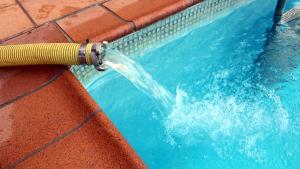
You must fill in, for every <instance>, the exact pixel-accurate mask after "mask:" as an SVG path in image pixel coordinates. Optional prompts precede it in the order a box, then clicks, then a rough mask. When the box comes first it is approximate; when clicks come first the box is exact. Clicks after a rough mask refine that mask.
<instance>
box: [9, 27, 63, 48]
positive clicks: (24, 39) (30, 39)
mask: <svg viewBox="0 0 300 169" xmlns="http://www.w3.org/2000/svg"><path fill="white" fill-rule="evenodd" d="M46 42H47V43H56V42H68V40H67V39H66V38H65V36H64V35H63V33H62V32H61V31H60V30H58V28H57V27H56V26H55V25H54V24H52V23H51V24H46V25H43V26H41V27H39V28H37V29H34V30H32V31H30V32H27V33H24V34H23V35H20V36H18V37H16V38H13V39H10V40H8V41H6V42H4V44H26V43H46Z"/></svg>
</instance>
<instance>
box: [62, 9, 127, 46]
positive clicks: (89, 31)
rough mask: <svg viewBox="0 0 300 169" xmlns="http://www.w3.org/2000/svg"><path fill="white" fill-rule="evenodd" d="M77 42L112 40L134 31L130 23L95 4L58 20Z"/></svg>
mask: <svg viewBox="0 0 300 169" xmlns="http://www.w3.org/2000/svg"><path fill="white" fill-rule="evenodd" d="M58 24H59V25H60V26H61V27H62V28H63V29H64V30H65V31H66V33H67V34H69V35H70V37H71V38H72V39H73V40H74V41H75V42H84V41H85V40H86V39H90V40H91V41H93V42H95V41H96V42H97V41H103V40H106V41H111V40H113V39H116V38H118V37H121V36H122V35H124V34H128V33H130V32H132V30H131V27H130V25H129V24H128V23H127V22H124V21H122V20H120V19H119V18H117V17H116V16H115V15H113V14H112V13H111V12H109V11H107V10H106V9H105V8H103V7H102V6H94V7H91V8H89V9H86V10H84V11H82V12H79V13H76V14H74V15H70V16H68V17H67V18H64V19H62V20H59V21H58Z"/></svg>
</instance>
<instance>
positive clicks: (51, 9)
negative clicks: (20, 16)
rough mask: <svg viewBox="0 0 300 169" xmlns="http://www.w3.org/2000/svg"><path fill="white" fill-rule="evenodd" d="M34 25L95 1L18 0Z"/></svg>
mask: <svg viewBox="0 0 300 169" xmlns="http://www.w3.org/2000/svg"><path fill="white" fill-rule="evenodd" d="M20 2H21V4H22V5H23V6H24V7H25V9H26V10H27V11H28V13H29V14H30V15H31V16H32V18H33V19H34V20H35V22H36V23H38V24H42V23H45V22H48V21H51V20H54V19H56V18H59V17H62V16H64V15H67V14H69V13H71V12H74V11H77V10H79V9H81V8H84V7H87V6H89V5H92V4H94V3H96V2H97V1H96V0H80V1H70V0H20Z"/></svg>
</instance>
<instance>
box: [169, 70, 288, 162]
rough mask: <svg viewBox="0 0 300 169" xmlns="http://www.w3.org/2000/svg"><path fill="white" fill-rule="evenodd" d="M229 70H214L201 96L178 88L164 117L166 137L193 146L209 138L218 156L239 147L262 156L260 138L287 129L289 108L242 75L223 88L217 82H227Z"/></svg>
mask: <svg viewBox="0 0 300 169" xmlns="http://www.w3.org/2000/svg"><path fill="white" fill-rule="evenodd" d="M230 73H232V72H229V71H228V70H224V71H221V72H219V73H215V74H214V75H213V77H214V82H213V83H211V84H208V85H209V86H211V89H210V91H207V93H206V94H205V95H204V96H203V97H202V98H195V97H193V96H190V95H189V94H188V93H186V92H185V91H184V90H182V89H180V88H177V92H176V101H175V102H176V103H175V105H174V106H173V109H172V112H171V113H170V114H169V115H168V116H167V117H166V119H165V121H164V125H165V128H166V130H167V135H168V142H169V143H170V144H173V145H176V144H185V145H191V146H193V145H197V144H203V143H204V142H207V140H209V144H210V145H211V146H212V147H213V148H214V149H215V151H216V152H217V153H218V154H219V156H220V157H223V158H226V157H227V155H230V154H232V151H238V153H240V154H243V155H245V156H247V157H250V158H253V159H255V160H257V161H263V159H264V158H265V157H266V156H267V153H268V151H267V150H266V149H265V148H264V145H263V144H267V141H266V140H267V139H268V138H269V137H270V136H275V137H276V136H279V135H281V134H283V133H285V132H287V130H288V126H289V114H288V112H287V111H286V110H285V108H284V107H283V105H282V103H281V100H280V97H279V96H277V95H276V94H275V93H274V91H273V90H271V89H267V88H266V87H265V86H262V85H259V84H256V85H251V84H249V81H247V80H246V81H244V82H243V83H242V85H241V86H238V85H234V86H235V88H236V90H235V92H234V93H231V94H229V93H230V92H229V93H228V92H226V88H224V87H221V86H220V83H219V82H222V84H223V85H228V84H230V83H231V84H232V82H229V81H226V80H224V79H228V77H229V76H230ZM202 86H203V85H202ZM250 90H251V91H252V92H249V91H250ZM249 93H251V94H249ZM253 93H254V94H253Z"/></svg>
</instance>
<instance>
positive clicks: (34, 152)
mask: <svg viewBox="0 0 300 169" xmlns="http://www.w3.org/2000/svg"><path fill="white" fill-rule="evenodd" d="M100 112H102V111H101V110H99V109H98V110H95V111H94V112H92V113H91V114H90V115H89V116H88V117H87V118H85V120H84V121H83V122H81V123H79V124H78V125H77V126H75V127H73V128H71V129H69V130H67V131H66V132H65V133H63V134H62V135H60V136H58V137H55V138H54V139H52V140H51V141H49V142H47V143H46V144H43V145H42V146H40V147H38V148H37V149H34V150H33V151H31V152H29V153H26V154H25V155H24V156H23V157H21V158H19V159H17V160H16V161H15V162H13V163H12V164H9V165H8V166H6V167H4V168H3V169H12V168H16V167H17V166H18V165H19V164H21V163H22V162H24V161H26V160H28V159H29V158H31V157H33V156H35V155H37V154H38V153H41V152H42V151H44V150H45V149H47V148H48V147H50V146H51V145H53V144H56V143H58V142H59V141H61V140H63V139H64V138H66V137H68V136H70V135H72V134H73V133H75V132H76V131H78V130H80V129H81V128H83V127H84V126H86V125H87V124H88V123H89V122H90V121H91V120H92V119H93V118H94V117H95V116H96V115H97V114H99V113H100Z"/></svg>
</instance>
